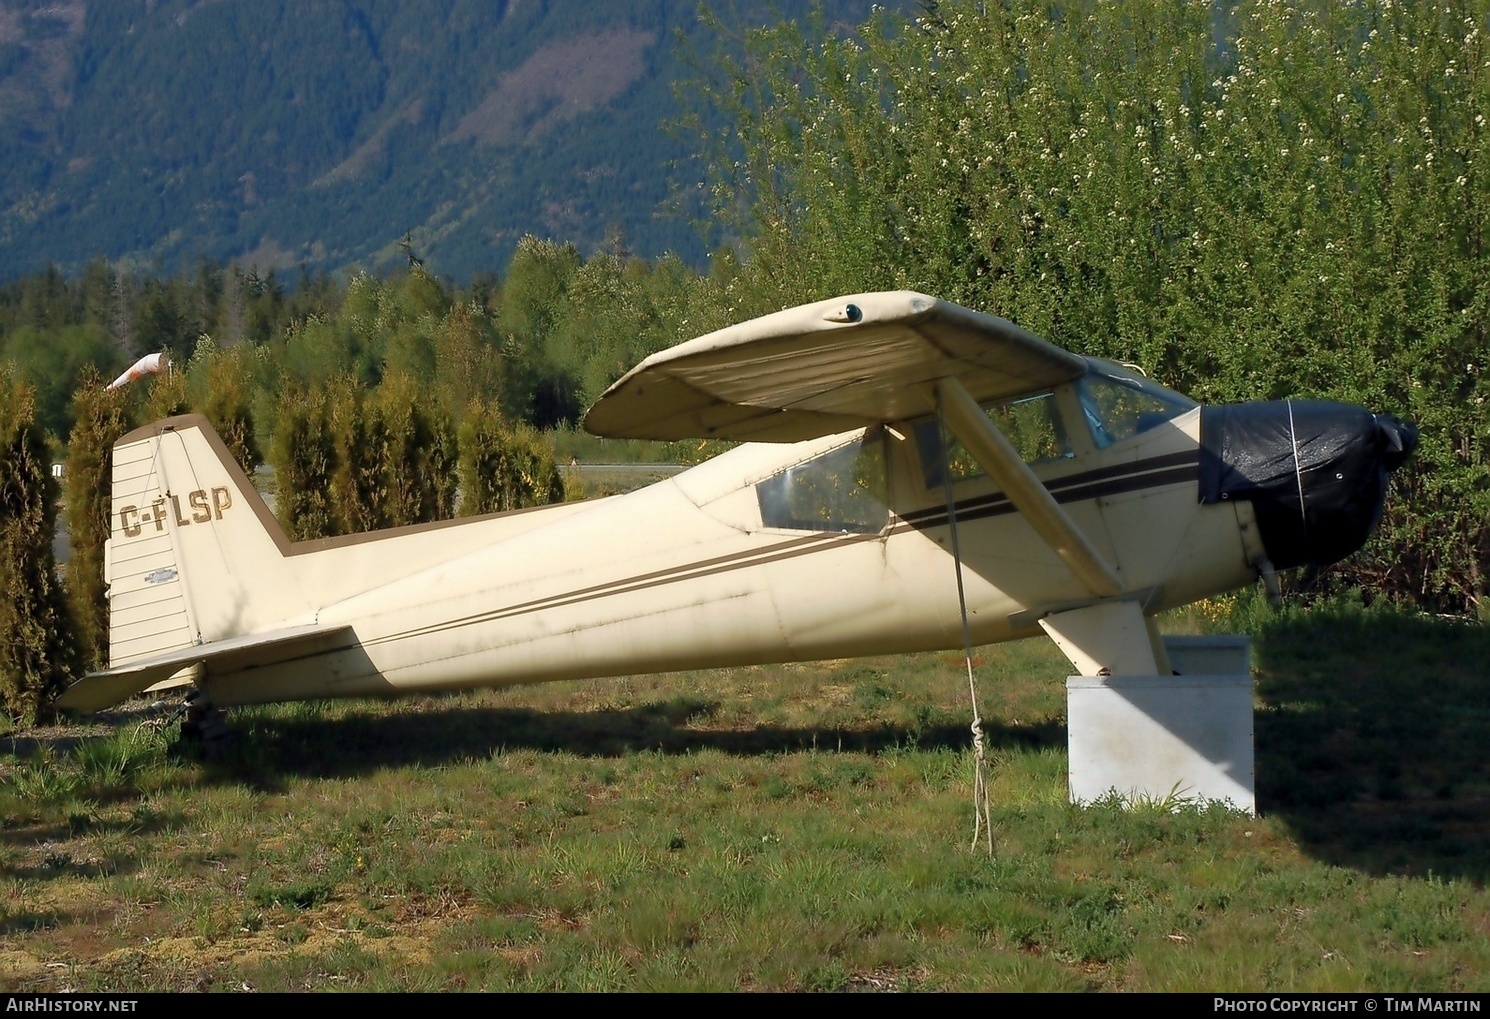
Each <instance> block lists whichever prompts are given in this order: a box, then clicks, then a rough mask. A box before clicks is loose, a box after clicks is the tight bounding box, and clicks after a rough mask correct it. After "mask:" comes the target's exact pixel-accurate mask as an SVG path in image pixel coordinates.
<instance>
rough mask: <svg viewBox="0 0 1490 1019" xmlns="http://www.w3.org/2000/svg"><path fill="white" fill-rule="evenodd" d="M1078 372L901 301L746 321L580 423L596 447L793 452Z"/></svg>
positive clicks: (622, 384) (1007, 331) (893, 297)
mask: <svg viewBox="0 0 1490 1019" xmlns="http://www.w3.org/2000/svg"><path fill="white" fill-rule="evenodd" d="M1085 371H1086V362H1085V361H1084V360H1083V359H1082V358H1080V357H1078V356H1077V355H1075V354H1072V353H1070V352H1069V351H1066V350H1062V349H1061V348H1060V347H1057V346H1055V345H1054V344H1051V343H1047V342H1045V341H1044V340H1042V339H1040V338H1039V337H1038V336H1035V335H1033V334H1031V333H1027V332H1025V331H1024V330H1023V329H1020V328H1019V327H1018V326H1016V325H1014V323H1012V322H1008V321H1006V320H1004V319H1001V318H998V317H996V316H993V315H986V314H984V313H982V312H978V311H972V310H970V309H968V308H964V307H962V306H960V305H956V304H951V303H949V302H947V301H940V300H937V299H936V298H934V297H928V296H926V295H925V294H918V293H915V292H913V291H908V290H901V291H893V292H888V293H873V294H856V295H853V296H850V297H840V298H836V299H834V300H831V301H821V302H819V303H817V304H807V305H803V306H802V307H800V308H790V309H788V310H786V311H780V312H777V313H775V314H773V315H766V316H763V317H761V318H756V319H751V320H750V321H748V322H742V323H740V324H739V325H734V326H730V327H729V328H727V329H721V330H719V331H718V332H713V333H709V334H708V335H706V336H700V337H699V338H697V339H695V340H689V341H688V342H687V343H681V344H679V345H678V346H676V347H672V348H669V349H668V350H664V351H662V352H660V353H657V354H653V355H652V356H651V357H649V358H647V359H646V360H645V361H643V362H642V363H641V364H639V365H637V366H636V367H635V368H634V369H632V370H631V371H630V372H629V373H627V374H626V375H625V376H624V377H623V378H622V379H621V380H620V381H618V382H617V383H616V384H615V385H613V386H611V387H610V389H608V390H606V391H605V393H604V394H603V395H602V396H601V397H600V399H599V400H598V401H596V403H595V406H594V407H592V408H590V412H589V414H588V415H586V417H585V428H586V429H587V430H589V431H590V432H593V433H594V434H596V435H605V436H613V437H618V438H638V439H740V440H744V441H754V442H795V441H798V440H801V439H810V438H814V437H816V436H819V435H831V434H833V433H835V432H846V431H850V430H851V429H854V428H862V427H865V426H867V425H872V424H877V423H882V422H890V421H904V420H908V419H911V418H917V417H922V416H924V415H929V414H930V413H931V412H932V410H933V409H934V408H933V406H932V404H931V403H930V402H929V401H928V398H927V395H926V387H927V385H928V384H930V383H934V382H936V381H937V380H939V379H943V378H955V379H957V380H959V381H960V382H961V383H962V385H963V387H964V388H965V389H966V390H967V391H968V392H969V393H970V394H972V396H973V398H974V399H975V400H977V401H979V402H980V403H987V402H990V401H995V400H1011V399H1017V398H1018V397H1021V396H1026V395H1029V394H1031V393H1036V392H1040V391H1041V390H1045V389H1050V388H1051V387H1053V386H1058V385H1060V384H1061V383H1063V382H1069V381H1071V380H1072V379H1074V378H1077V377H1078V376H1080V375H1081V374H1083V373H1084V372H1085Z"/></svg>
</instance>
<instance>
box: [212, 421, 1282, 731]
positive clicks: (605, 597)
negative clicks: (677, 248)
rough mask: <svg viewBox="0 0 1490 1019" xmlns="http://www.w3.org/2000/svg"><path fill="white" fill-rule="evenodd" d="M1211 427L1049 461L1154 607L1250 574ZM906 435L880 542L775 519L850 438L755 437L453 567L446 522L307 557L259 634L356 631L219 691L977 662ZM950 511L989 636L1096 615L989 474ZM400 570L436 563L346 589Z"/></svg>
mask: <svg viewBox="0 0 1490 1019" xmlns="http://www.w3.org/2000/svg"><path fill="white" fill-rule="evenodd" d="M1198 428H1199V413H1198V411H1192V412H1190V413H1187V414H1184V415H1182V416H1180V417H1178V418H1176V419H1174V420H1173V421H1170V422H1166V423H1165V424H1163V425H1161V426H1160V427H1157V428H1154V429H1151V430H1149V431H1146V432H1143V433H1140V434H1138V435H1135V436H1133V437H1131V438H1129V439H1127V440H1125V441H1123V442H1120V443H1117V444H1115V445H1112V446H1108V447H1107V448H1104V449H1096V448H1093V447H1092V446H1091V445H1090V444H1089V443H1088V444H1085V445H1084V446H1083V447H1081V448H1078V449H1077V450H1075V451H1074V455H1072V456H1070V457H1068V458H1063V459H1059V460H1054V461H1050V462H1046V463H1041V464H1037V465H1036V466H1035V472H1036V474H1037V475H1038V476H1039V477H1040V479H1041V481H1042V482H1044V483H1045V485H1046V487H1047V488H1048V489H1050V490H1051V492H1052V494H1054V495H1055V496H1056V498H1057V501H1059V502H1060V503H1061V504H1062V506H1063V508H1064V509H1065V511H1066V512H1067V514H1069V516H1070V517H1071V519H1072V520H1073V521H1074V522H1075V523H1076V524H1077V525H1078V526H1079V527H1080V528H1081V530H1082V531H1083V532H1084V533H1085V534H1086V536H1087V537H1088V538H1089V539H1090V540H1091V542H1092V543H1093V545H1094V546H1095V547H1096V548H1097V550H1098V551H1099V552H1100V553H1101V554H1102V555H1104V556H1105V557H1107V559H1108V561H1109V562H1110V563H1111V564H1113V566H1114V567H1115V569H1116V572H1117V574H1118V576H1119V578H1120V579H1121V581H1122V586H1123V589H1124V592H1125V596H1126V597H1128V598H1129V599H1132V600H1137V601H1139V602H1140V603H1141V606H1142V608H1143V611H1144V613H1145V614H1152V613H1154V612H1157V611H1159V610H1161V609H1163V608H1167V607H1170V606H1174V605H1180V604H1184V603H1186V602H1189V601H1192V600H1194V599H1196V598H1199V597H1203V596H1205V595H1207V594H1211V593H1215V592H1220V591H1224V590H1229V589H1232V588H1235V587H1238V586H1242V585H1245V584H1247V583H1249V582H1251V581H1252V580H1253V579H1254V577H1255V575H1256V571H1255V567H1254V566H1252V565H1250V564H1249V563H1250V562H1251V561H1252V560H1253V559H1254V558H1255V556H1256V554H1257V549H1256V548H1254V547H1253V545H1254V544H1255V541H1254V540H1253V539H1252V536H1251V532H1252V525H1251V522H1250V520H1249V519H1245V517H1247V516H1249V513H1248V510H1247V508H1246V507H1245V505H1238V504H1225V505H1219V506H1202V505H1200V504H1199V503H1198V500H1197V497H1196V463H1197V459H1198ZM888 432H889V434H887V435H886V438H885V446H886V480H887V489H888V493H887V494H888V502H889V513H888V514H887V516H886V522H885V526H884V527H883V528H882V529H880V530H879V531H877V532H873V533H849V532H845V531H842V530H806V529H802V528H784V527H771V526H767V525H766V524H765V523H763V520H762V510H761V500H760V498H759V497H758V494H757V490H756V485H757V483H759V482H760V481H762V480H765V479H767V478H770V477H772V476H773V475H776V474H778V473H779V472H780V471H782V470H783V469H784V468H786V467H788V466H790V465H793V464H796V463H801V462H804V461H808V460H811V459H812V458H813V457H815V456H818V455H820V454H822V453H824V452H825V451H828V450H831V449H833V448H834V447H835V446H840V445H842V444H843V443H844V442H845V441H850V440H852V439H853V438H855V435H853V434H849V435H839V436H832V437H826V438H822V439H815V440H810V441H808V442H803V443H797V444H792V445H783V444H752V445H745V446H741V447H738V448H736V449H734V450H732V451H730V452H728V453H726V454H724V455H722V456H719V457H717V458H715V459H713V460H710V461H708V462H706V463H704V464H702V465H700V466H698V467H695V468H693V469H691V470H689V471H686V472H685V473H683V474H680V475H678V476H677V477H675V478H673V479H670V480H667V481H663V482H660V483H658V484H654V485H652V486H650V487H648V488H645V489H642V490H639V491H636V492H632V493H630V494H627V495H623V496H614V497H610V498H607V499H602V500H598V501H595V502H593V503H588V504H579V505H575V504H565V505H563V506H556V507H551V508H546V509H542V510H534V511H525V512H523V513H520V514H515V515H508V516H507V517H498V518H488V519H484V520H475V521H472V522H470V523H468V524H462V525H457V526H455V527H449V528H445V529H442V530H440V531H439V532H436V533H438V534H439V535H442V537H441V538H440V540H441V541H442V542H443V543H444V546H445V547H446V548H448V549H450V550H451V551H452V553H453V554H451V555H450V556H449V557H448V558H443V559H442V560H441V561H436V562H431V561H430V560H431V559H440V557H441V553H440V552H439V551H438V548H439V546H432V545H431V544H430V543H431V542H432V541H433V540H434V539H432V538H431V537H430V536H429V535H430V533H431V532H428V531H416V532H413V533H408V534H403V535H399V534H393V535H390V536H388V537H386V538H381V539H379V540H376V541H356V540H349V539H342V540H341V542H342V543H341V544H338V542H337V541H329V542H322V543H317V544H316V545H315V546H314V547H313V548H305V549H304V551H302V548H303V547H304V546H306V545H308V544H309V543H302V545H300V546H295V547H294V551H293V552H292V553H291V555H289V556H287V557H286V561H287V562H292V563H293V562H294V561H295V560H301V564H300V565H299V566H298V567H297V568H296V569H295V570H294V571H293V573H292V574H291V575H290V579H289V580H287V581H285V582H286V583H289V584H292V585H294V586H295V587H296V590H294V591H292V592H286V593H285V596H284V597H283V598H282V599H281V603H282V604H283V605H284V606H285V607H287V608H290V609H292V610H293V609H296V608H297V605H296V603H299V610H298V611H290V612H287V613H284V614H282V615H280V616H279V618H276V619H270V618H267V617H265V618H260V619H257V620H255V623H256V625H257V626H259V627H263V626H269V625H296V624H318V625H321V626H335V625H338V624H345V625H346V626H349V627H350V628H351V631H352V632H353V633H354V634H355V640H350V639H342V640H337V641H329V642H328V644H329V645H330V646H326V647H322V648H320V649H318V650H317V651H315V652H314V653H313V654H310V655H297V656H296V657H295V658H293V659H291V660H289V661H286V662H283V663H280V664H272V665H258V666H256V667H253V668H250V669H244V670H242V671H237V672H212V673H209V675H208V676H206V677H205V679H204V680H202V681H201V682H202V685H204V686H205V687H206V689H207V690H208V693H209V694H210V696H211V697H212V699H213V700H214V701H216V702H217V703H219V704H223V705H229V704H240V703H252V702H261V701H274V700H282V699H301V698H318V697H331V696H355V695H369V694H387V693H394V692H411V691H435V690H452V689H462V688H468V687H477V686H492V685H503V684H513V683H531V682H543V681H548V680H561V679H576V678H584V677H596V676H608V675H627V674H637V673H646V672H657V671H670V670H679V669H694V668H708V667H719V666H732V665H747V664H759V663H770V662H786V661H806V660H814V659H823V658H836V657H849V656H858V655H866V654H880V653H894V652H904V651H916V650H930V649H939V648H952V647H960V646H961V643H962V631H961V621H960V613H959V606H958V595H957V584H956V575H955V572H954V569H955V567H954V561H953V557H952V554H951V540H950V536H951V528H950V526H949V523H948V519H947V504H946V494H945V492H944V490H943V487H942V485H941V484H940V483H938V484H936V485H935V487H929V486H928V484H927V469H926V465H925V464H922V463H921V462H920V457H919V453H918V450H917V448H916V443H915V442H913V441H910V440H909V439H906V438H901V437H900V436H899V433H897V432H895V431H894V430H893V429H891V430H888ZM953 496H954V499H955V501H956V504H957V507H958V509H957V512H958V534H959V539H960V541H959V545H960V550H961V556H962V561H963V568H964V573H963V580H964V586H965V591H966V598H967V607H968V614H969V624H970V627H971V633H972V639H973V642H974V643H976V644H986V643H992V642H996V641H1001V640H1006V639H1010V638H1014V637H1022V636H1028V635H1030V634H1034V633H1038V632H1039V625H1038V620H1039V619H1040V618H1041V617H1042V616H1043V615H1045V614H1047V613H1049V612H1053V611H1060V610H1063V609H1068V608H1073V607H1078V606H1081V605H1085V604H1091V603H1092V602H1093V601H1094V600H1095V599H1094V598H1093V596H1092V595H1091V593H1090V592H1089V591H1088V590H1087V589H1086V588H1084V587H1083V586H1082V585H1081V584H1080V583H1079V582H1078V581H1077V580H1076V578H1075V577H1073V576H1072V574H1071V572H1070V571H1069V569H1067V567H1066V566H1065V565H1063V564H1062V562H1061V561H1060V560H1059V559H1058V558H1057V557H1056V555H1055V554H1054V553H1053V552H1052V551H1051V548H1050V547H1049V546H1048V545H1047V544H1046V543H1045V542H1043V541H1042V540H1040V538H1039V537H1038V536H1037V535H1036V534H1035V533H1034V531H1033V530H1032V528H1031V527H1030V525H1029V523H1028V522H1027V521H1026V520H1025V518H1024V517H1023V516H1022V515H1021V514H1020V513H1018V512H1015V511H1013V509H1012V508H1011V507H1009V506H1008V504H1007V502H1006V501H1004V500H1003V499H1002V498H1001V497H1000V495H999V493H998V492H997V490H996V487H995V486H994V484H993V482H992V481H990V480H989V479H988V478H986V477H975V478H969V479H966V480H963V481H959V482H958V483H957V484H956V485H955V486H954V491H953ZM1239 514H1240V518H1239ZM462 532H467V533H462ZM401 560H404V561H406V562H408V563H410V564H417V563H419V562H420V561H423V562H427V563H429V564H428V565H424V566H422V568H414V569H413V570H412V571H411V572H407V574H406V575H402V576H395V577H391V578H390V579H387V580H386V582H382V583H378V584H377V585H376V586H373V587H370V588H368V589H366V590H356V592H355V593H350V594H349V595H348V596H345V597H338V596H337V595H338V594H340V592H341V590H346V589H349V588H357V587H359V586H360V587H363V588H366V587H367V583H366V581H365V580H363V581H361V582H360V584H359V581H358V573H359V571H361V572H362V573H363V575H364V576H366V575H372V574H374V573H379V574H382V575H384V576H386V575H388V574H389V573H390V572H397V571H398V569H399V563H400V561H401ZM317 590H321V591H323V592H324V593H323V594H322V595H321V596H319V597H317V595H316V591H317ZM307 601H308V602H309V603H307ZM198 615H199V617H200V616H202V615H204V613H200V612H199V613H198ZM230 621H232V622H231V625H233V626H236V627H238V628H240V629H241V626H242V620H241V618H239V617H237V616H235V615H234V614H232V613H226V614H224V615H223V622H222V623H220V624H217V625H216V626H214V625H212V624H211V623H210V622H209V623H208V627H207V630H211V629H221V630H223V631H224V633H226V631H227V629H228V627H229V625H230ZM197 622H198V626H199V629H200V628H201V627H200V624H201V622H202V620H201V619H200V618H199V619H198V620H197ZM202 636H203V637H204V638H205V639H208V640H211V639H213V638H214V634H212V633H210V632H206V630H204V631H202Z"/></svg>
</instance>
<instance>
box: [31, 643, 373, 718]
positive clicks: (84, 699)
mask: <svg viewBox="0 0 1490 1019" xmlns="http://www.w3.org/2000/svg"><path fill="white" fill-rule="evenodd" d="M348 638H351V639H355V638H354V637H353V634H352V628H351V627H350V626H292V627H288V628H286V629H283V630H271V631H268V632H266V633H253V634H247V635H245V636H242V637H231V638H228V639H227V640H214V641H208V642H207V643H204V644H193V645H191V646H189V647H183V648H177V649H175V650H174V651H168V652H166V653H164V654H159V655H152V656H151V657H149V658H141V659H138V660H136V661H133V662H130V663H129V664H128V665H121V666H120V667H119V668H117V669H107V670H105V671H103V672H93V673H89V674H88V675H87V676H84V677H83V678H82V679H80V680H78V681H77V682H76V683H74V684H73V685H72V686H70V687H68V688H67V689H66V690H64V691H63V692H62V696H60V697H58V698H57V707H59V708H64V709H66V710H68V711H77V712H93V711H102V710H103V709H104V708H108V707H112V706H113V705H115V704H118V703H119V702H120V701H122V700H126V699H127V698H129V697H133V696H134V695H135V694H137V693H139V692H140V691H141V690H144V689H146V688H147V687H151V686H154V685H155V684H156V683H159V682H160V681H161V680H163V679H167V678H169V677H170V676H172V675H174V674H175V673H177V672H180V671H181V670H182V669H185V668H189V667H191V666H193V665H196V664H198V663H201V664H203V665H205V666H206V668H207V671H208V672H209V673H213V672H219V673H221V672H237V671H240V670H242V669H250V668H253V667H255V666H262V665H275V664H277V663H279V662H284V661H288V660H290V659H292V658H300V657H304V656H306V655H309V654H313V653H315V652H317V651H321V650H326V649H330V648H334V647H337V646H340V645H343V644H345V643H347V640H348Z"/></svg>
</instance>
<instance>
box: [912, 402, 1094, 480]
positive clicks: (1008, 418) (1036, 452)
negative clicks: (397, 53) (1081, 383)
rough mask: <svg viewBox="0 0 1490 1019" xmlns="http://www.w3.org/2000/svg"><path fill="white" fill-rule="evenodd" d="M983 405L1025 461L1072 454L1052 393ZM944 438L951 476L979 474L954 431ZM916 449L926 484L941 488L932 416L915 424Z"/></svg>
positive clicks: (960, 477)
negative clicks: (947, 443)
mask: <svg viewBox="0 0 1490 1019" xmlns="http://www.w3.org/2000/svg"><path fill="white" fill-rule="evenodd" d="M983 409H984V411H985V412H986V413H987V414H988V419H989V420H990V421H992V422H993V423H994V425H995V426H996V427H997V428H998V430H999V431H1001V432H1003V433H1004V437H1005V438H1007V439H1008V440H1009V443H1010V444H1011V445H1012V446H1013V447H1014V449H1015V451H1016V452H1018V453H1019V455H1020V456H1021V457H1023V458H1024V460H1025V462H1026V463H1031V464H1038V463H1047V462H1049V461H1051V460H1063V459H1065V458H1067V457H1070V456H1074V455H1075V454H1074V453H1073V452H1072V450H1071V443H1070V442H1069V441H1068V440H1067V438H1066V428H1065V424H1064V423H1063V421H1062V420H1061V414H1060V411H1059V410H1058V409H1057V407H1056V400H1055V394H1054V393H1040V394H1039V395H1036V396H1028V397H1024V398H1022V399H1019V400H1011V401H1009V402H1008V403H997V404H992V405H990V406H987V407H985V408H983ZM947 438H948V440H949V445H948V448H947V452H946V461H945V462H946V464H947V467H948V470H949V471H950V472H951V475H952V480H953V481H954V482H956V481H962V480H963V479H965V478H976V477H981V476H982V474H983V468H982V467H981V466H980V465H979V464H978V461H977V460H976V459H974V458H973V455H972V454H971V453H969V452H968V451H967V450H966V449H964V448H963V446H962V443H961V442H960V441H958V439H957V437H956V436H955V435H949V436H948V437H947ZM916 449H917V451H918V452H919V453H920V455H921V465H922V469H923V471H924V472H925V476H926V487H927V488H932V489H936V488H940V487H941V486H942V463H943V457H942V452H941V442H940V436H939V435H938V433H937V424H936V419H935V418H932V419H931V420H929V421H921V422H919V423H918V424H917V425H916Z"/></svg>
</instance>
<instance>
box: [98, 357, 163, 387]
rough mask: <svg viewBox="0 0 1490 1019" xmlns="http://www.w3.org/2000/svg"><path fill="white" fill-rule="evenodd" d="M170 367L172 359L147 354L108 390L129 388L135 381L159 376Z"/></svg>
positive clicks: (110, 384)
mask: <svg viewBox="0 0 1490 1019" xmlns="http://www.w3.org/2000/svg"><path fill="white" fill-rule="evenodd" d="M170 366H171V359H170V358H168V357H166V356H165V355H164V354H146V355H145V356H144V357H142V358H140V359H139V360H138V361H136V362H135V363H134V364H132V365H130V366H129V370H128V371H126V372H125V373H124V374H123V375H121V376H119V377H118V378H117V379H115V380H114V381H113V382H110V383H109V386H108V388H110V389H118V388H119V387H120V386H127V385H129V384H130V383H131V382H133V381H134V380H135V379H138V378H141V377H142V376H145V375H155V374H158V373H159V372H163V371H165V370H166V369H167V368H169V367H170Z"/></svg>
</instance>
